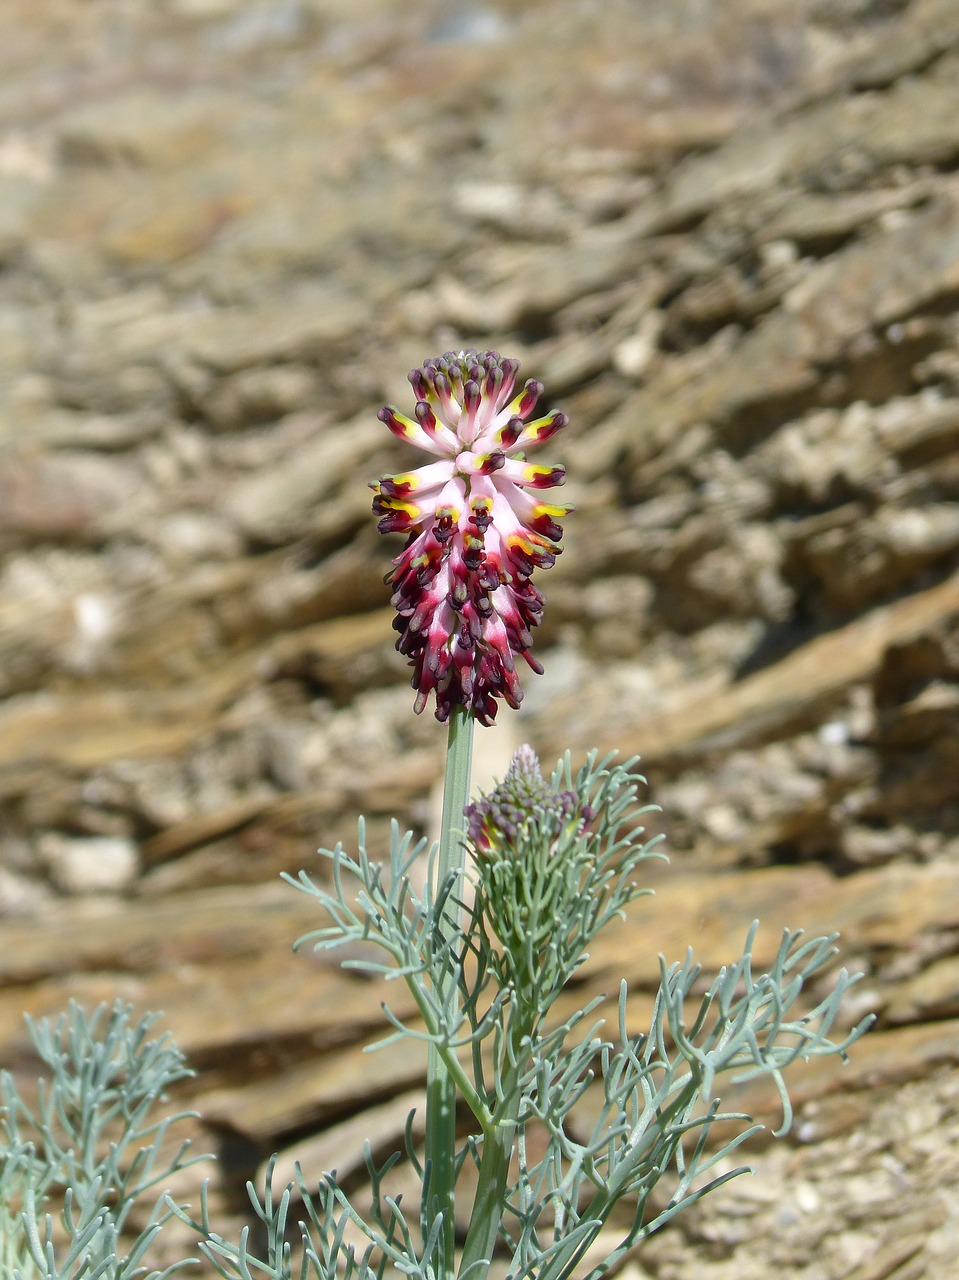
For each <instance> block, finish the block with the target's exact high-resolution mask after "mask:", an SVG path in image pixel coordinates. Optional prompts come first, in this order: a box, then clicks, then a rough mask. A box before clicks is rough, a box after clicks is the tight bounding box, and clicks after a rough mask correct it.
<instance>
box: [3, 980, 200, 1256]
mask: <svg viewBox="0 0 959 1280" xmlns="http://www.w3.org/2000/svg"><path fill="white" fill-rule="evenodd" d="M155 1021H156V1017H155V1015H148V1016H147V1017H145V1018H143V1019H141V1020H140V1021H139V1022H134V1021H133V1020H132V1014H131V1010H130V1009H129V1008H128V1007H127V1006H126V1005H123V1004H120V1003H118V1004H116V1005H114V1006H113V1008H112V1009H108V1008H107V1007H106V1006H105V1005H101V1006H100V1007H99V1008H98V1009H96V1010H95V1011H94V1012H93V1014H92V1015H90V1014H87V1013H85V1012H84V1011H83V1009H81V1008H80V1006H79V1005H77V1004H75V1003H74V1002H72V1001H71V1003H70V1006H69V1008H68V1010H67V1012H66V1013H65V1014H62V1015H61V1016H60V1017H59V1018H57V1019H56V1021H54V1022H51V1021H50V1020H48V1019H45V1018H44V1019H41V1020H39V1021H37V1022H33V1021H31V1020H30V1019H28V1020H27V1022H28V1027H29V1030H30V1036H31V1039H32V1040H33V1044H34V1046H35V1048H36V1051H37V1053H38V1055H39V1057H40V1059H41V1061H42V1063H43V1065H44V1066H45V1068H46V1069H47V1072H48V1074H47V1075H46V1076H45V1077H44V1078H42V1079H40V1080H39V1081H38V1092H37V1101H36V1103H35V1104H34V1105H32V1106H30V1105H28V1104H27V1103H26V1102H25V1101H24V1100H23V1098H22V1097H21V1096H20V1093H19V1091H18V1089H17V1087H16V1085H15V1083H14V1080H13V1077H12V1076H11V1075H10V1073H9V1072H6V1071H5V1072H3V1074H2V1076H0V1100H2V1106H0V1277H2V1280H132V1278H133V1277H134V1276H143V1275H147V1274H148V1276H149V1280H162V1277H164V1276H169V1275H172V1274H173V1273H174V1272H176V1271H179V1270H181V1269H182V1267H183V1266H185V1265H187V1264H186V1262H184V1263H181V1264H178V1265H176V1266H173V1267H168V1268H167V1269H166V1270H164V1271H162V1272H161V1271H156V1270H154V1271H149V1270H148V1267H147V1265H145V1264H146V1263H147V1262H148V1258H149V1249H150V1245H151V1244H152V1242H153V1240H154V1238H155V1236H156V1234H157V1232H158V1231H159V1230H160V1228H161V1226H162V1224H163V1222H164V1221H165V1220H166V1219H167V1218H169V1217H170V1216H171V1210H170V1209H169V1207H168V1206H167V1205H166V1203H165V1197H164V1194H163V1193H164V1191H165V1188H166V1184H167V1181H168V1179H169V1177H170V1175H171V1174H172V1173H173V1172H174V1171H175V1170H177V1169H181V1168H183V1167H184V1166H185V1165H186V1164H189V1163H192V1159H188V1158H187V1147H188V1145H189V1144H188V1143H186V1142H183V1143H182V1144H180V1145H179V1147H177V1148H176V1149H175V1150H174V1151H172V1153H171V1150H170V1149H169V1146H168V1143H167V1137H168V1134H169V1131H170V1129H171V1127H172V1126H175V1125H176V1123H177V1122H178V1121H179V1120H181V1119H184V1118H185V1113H181V1114H179V1115H172V1116H166V1117H163V1118H161V1119H156V1118H155V1108H156V1104H157V1103H158V1102H160V1101H161V1100H162V1099H163V1098H164V1097H165V1095H166V1092H167V1090H168V1089H169V1087H170V1086H171V1085H173V1084H175V1083H176V1082H177V1081H178V1080H182V1079H183V1078H184V1077H186V1076H189V1075H191V1074H192V1072H190V1071H189V1070H188V1068H187V1067H186V1066H185V1064H184V1059H183V1055H182V1053H181V1052H180V1050H179V1049H178V1048H177V1046H176V1045H175V1044H174V1043H173V1042H172V1040H171V1039H170V1037H169V1036H162V1037H161V1038H160V1039H157V1040H151V1039H150V1038H149V1032H150V1028H151V1026H152V1024H153V1023H154V1022H155ZM198 1158H199V1157H198ZM144 1205H146V1215H147V1222H146V1225H145V1226H144V1227H143V1228H142V1229H141V1230H139V1231H138V1232H135V1233H131V1235H130V1236H129V1237H125V1236H122V1235H121V1233H123V1232H124V1228H125V1227H127V1226H128V1221H129V1217H130V1213H131V1210H133V1208H134V1206H138V1208H141V1209H142V1208H143V1206H144ZM122 1242H125V1243H122Z"/></svg>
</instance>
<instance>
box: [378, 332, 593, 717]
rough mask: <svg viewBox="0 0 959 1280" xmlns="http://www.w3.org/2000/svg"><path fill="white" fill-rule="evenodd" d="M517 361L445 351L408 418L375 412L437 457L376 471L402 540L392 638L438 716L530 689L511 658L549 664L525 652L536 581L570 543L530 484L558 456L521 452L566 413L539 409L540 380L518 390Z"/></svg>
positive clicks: (381, 513) (553, 471)
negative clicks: (542, 458) (391, 471)
mask: <svg viewBox="0 0 959 1280" xmlns="http://www.w3.org/2000/svg"><path fill="white" fill-rule="evenodd" d="M518 373H519V361H518V360H509V359H503V358H502V357H501V356H500V355H499V354H498V353H497V352H495V351H486V352H483V353H480V352H478V351H474V350H472V349H471V350H467V351H459V352H456V351H448V352H447V353H446V354H445V355H443V356H439V357H437V358H434V359H431V360H426V361H424V363H423V366H422V368H419V369H414V370H413V371H412V372H411V373H410V376H409V380H410V385H411V386H412V388H413V394H414V395H415V396H416V405H415V407H414V410H413V413H412V415H411V416H406V415H405V414H402V413H400V411H399V410H398V409H397V408H395V406H393V405H387V406H386V407H385V408H383V409H381V410H380V412H379V415H378V416H379V418H380V421H381V422H383V423H385V425H386V426H387V427H389V429H390V431H392V432H393V434H394V435H395V436H397V437H398V438H399V439H401V440H405V441H406V442H407V443H409V444H413V445H416V447H417V448H419V449H422V450H424V452H426V453H429V454H431V455H432V456H433V457H434V458H438V459H439V461H434V462H429V463H427V464H426V465H424V466H422V467H419V468H417V469H416V470H413V471H408V472H403V473H401V474H398V475H394V476H383V477H382V478H381V479H380V480H377V481H374V482H373V483H371V485H370V488H371V489H372V490H373V491H374V494H375V497H374V499H373V513H374V515H376V516H377V517H378V519H379V525H378V527H379V530H380V532H381V533H405V534H406V535H407V539H408V540H407V544H406V547H405V548H404V550H403V551H402V552H401V553H400V555H398V556H396V557H395V559H394V560H393V564H394V569H393V571H392V572H391V573H390V574H389V576H388V577H387V583H388V584H389V585H390V586H392V588H393V595H392V599H391V603H392V605H393V607H394V608H395V609H396V611H397V616H396V618H395V619H394V622H393V626H394V628H395V630H396V631H398V632H399V639H398V640H397V642H396V647H397V649H398V650H399V651H400V653H404V654H406V655H407V657H408V658H409V660H410V665H411V666H412V668H413V681H412V683H413V688H414V689H415V690H416V701H415V703H414V706H415V709H416V711H417V712H420V711H422V710H423V708H424V707H425V706H426V703H427V701H428V700H429V696H430V694H431V693H432V694H434V695H435V697H436V718H437V719H438V720H440V721H446V720H448V719H449V716H450V712H451V710H452V708H453V707H454V706H457V705H458V706H463V707H465V708H466V709H467V710H468V711H469V712H470V714H471V715H472V716H473V717H474V718H475V719H477V720H478V721H479V722H480V723H481V724H492V722H493V720H494V718H495V716H496V705H497V703H496V700H497V699H498V698H502V699H503V700H504V701H505V702H506V703H507V705H508V706H511V707H518V706H519V704H520V701H521V699H522V697H523V690H522V688H521V687H520V683H519V679H518V677H517V674H516V657H517V656H519V657H522V658H523V659H524V660H525V661H526V663H527V664H528V665H529V667H530V668H531V669H532V670H533V671H536V672H542V667H541V666H540V664H539V663H538V662H537V660H536V659H535V658H534V657H533V655H532V653H531V646H532V643H533V639H532V634H531V631H532V628H533V627H535V626H536V625H537V624H538V623H539V620H540V617H541V616H542V612H543V597H542V595H541V594H540V592H539V591H538V590H537V588H536V587H534V586H533V584H532V582H531V581H530V578H531V575H532V573H533V571H534V569H535V568H542V569H546V568H549V566H550V565H552V564H553V563H554V562H555V560H556V557H557V556H558V555H559V553H560V551H561V550H562V548H561V547H560V539H561V537H562V529H561V528H560V526H559V524H558V519H559V517H562V516H565V515H567V514H568V513H569V511H570V510H571V508H570V507H569V506H567V505H565V504H558V503H547V502H543V501H542V500H541V499H540V498H539V497H538V496H536V494H535V493H534V492H531V491H539V490H542V489H549V488H553V487H554V486H556V485H560V484H562V483H563V481H564V480H565V478H566V473H565V471H564V470H563V468H562V467H560V466H543V465H537V464H531V463H528V462H527V461H526V457H525V452H524V451H525V450H526V449H528V448H532V447H534V446H535V445H538V444H541V443H542V442H543V441H544V440H548V439H549V438H550V437H551V436H553V435H555V434H556V432H557V431H559V430H560V429H561V428H562V427H564V426H565V425H566V415H565V414H564V413H560V412H559V411H558V410H555V409H554V410H553V411H552V412H550V413H547V414H544V415H542V416H540V417H537V418H532V414H533V411H534V410H535V408H536V404H537V402H538V400H539V398H540V396H541V395H542V393H543V384H542V383H541V382H535V381H534V380H532V379H530V380H529V381H528V382H527V383H526V384H525V385H524V386H522V387H521V388H520V389H519V390H518V391H517V386H516V383H517V375H518Z"/></svg>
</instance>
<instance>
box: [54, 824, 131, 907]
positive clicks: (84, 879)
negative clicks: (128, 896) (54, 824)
mask: <svg viewBox="0 0 959 1280" xmlns="http://www.w3.org/2000/svg"><path fill="white" fill-rule="evenodd" d="M38 852H39V854H40V857H41V859H42V860H43V862H44V863H45V864H46V866H47V869H48V870H49V873H50V878H51V880H52V881H53V883H54V884H55V885H56V886H57V888H58V889H61V890H62V891H63V892H64V893H118V892H120V891H121V890H123V889H126V888H128V887H129V886H130V885H131V884H132V883H133V881H134V879H135V878H136V875H137V871H138V869H139V857H138V854H137V846H136V842H135V841H134V840H131V839H129V838H128V837H126V836H64V835H60V834H58V833H57V832H50V833H48V834H47V835H44V836H41V838H40V840H39V842H38Z"/></svg>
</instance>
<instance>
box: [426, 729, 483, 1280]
mask: <svg viewBox="0 0 959 1280" xmlns="http://www.w3.org/2000/svg"><path fill="white" fill-rule="evenodd" d="M472 756H473V717H472V716H471V715H470V713H469V711H468V710H467V709H466V708H465V707H462V706H454V707H453V710H452V713H451V715H450V729H449V741H448V744H447V751H446V780H445V785H444V789H443V818H442V823H441V826H440V845H439V852H438V855H437V859H436V880H435V883H434V886H433V888H434V893H438V892H439V891H440V890H441V889H442V887H443V886H445V885H446V883H447V881H448V880H449V878H450V876H451V875H452V876H455V882H454V885H453V891H452V894H451V895H450V897H449V898H448V899H447V902H446V907H445V909H444V912H443V917H442V928H443V932H444V934H445V935H446V936H450V935H451V934H452V933H455V932H456V930H457V929H458V928H459V924H460V910H459V908H458V907H457V905H456V903H457V901H458V900H459V898H460V883H461V880H462V875H463V839H462V832H463V810H464V808H465V807H466V805H467V804H468V803H469V794H470V766H471V762H472ZM438 994H439V995H440V996H441V999H442V1001H443V1003H444V1005H445V1007H446V1008H447V1009H448V1010H449V1011H450V1012H451V1013H452V1012H454V1011H455V1006H456V983H455V981H450V980H449V979H447V981H446V983H445V985H444V989H443V990H442V991H440V992H439V993H438ZM425 1154H426V1162H427V1166H428V1167H429V1169H430V1189H429V1194H428V1195H427V1196H426V1197H425V1204H424V1227H425V1229H426V1232H427V1233H429V1231H430V1230H431V1229H432V1227H433V1224H434V1223H435V1221H436V1219H437V1218H438V1217H439V1216H440V1214H442V1217H443V1226H442V1234H441V1239H440V1248H439V1255H438V1258H437V1262H436V1271H437V1275H438V1276H439V1278H440V1280H444V1277H451V1276H452V1275H453V1273H454V1269H455V1265H456V1254H455V1242H456V1238H455V1220H454V1217H453V1192H454V1185H455V1181H456V1081H455V1080H454V1079H453V1077H452V1075H451V1073H450V1070H449V1067H448V1066H447V1064H446V1063H445V1062H444V1061H443V1058H442V1056H441V1054H440V1052H439V1050H438V1049H437V1047H436V1046H435V1045H430V1052H429V1063H428V1068H427V1082H426V1152H425Z"/></svg>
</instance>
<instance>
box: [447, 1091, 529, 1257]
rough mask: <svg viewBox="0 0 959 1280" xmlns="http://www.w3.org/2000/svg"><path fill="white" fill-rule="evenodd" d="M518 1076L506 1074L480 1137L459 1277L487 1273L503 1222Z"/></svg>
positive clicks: (513, 1136)
mask: <svg viewBox="0 0 959 1280" xmlns="http://www.w3.org/2000/svg"><path fill="white" fill-rule="evenodd" d="M518 1075H519V1073H518V1071H517V1070H515V1069H513V1070H511V1071H509V1072H508V1073H507V1077H506V1078H505V1079H504V1081H503V1085H504V1089H505V1090H506V1093H505V1096H504V1099H503V1105H502V1107H499V1108H497V1110H496V1113H495V1115H494V1117H493V1123H492V1124H491V1125H490V1126H489V1127H488V1129H487V1130H486V1132H485V1133H484V1135H483V1156H482V1159H481V1160H480V1167H479V1177H478V1179H477V1185H476V1196H475V1198H474V1200H473V1211H472V1214H471V1215H470V1225H469V1230H468V1231H467V1233H466V1241H465V1243H464V1245H463V1257H462V1259H461V1261H460V1274H461V1275H465V1274H466V1271H467V1270H468V1269H469V1268H470V1267H475V1270H474V1271H472V1272H471V1275H472V1276H474V1277H476V1280H480V1278H481V1277H485V1276H486V1275H487V1274H488V1272H489V1264H490V1259H491V1258H492V1256H493V1250H494V1249H495V1247H496V1241H497V1239H498V1238H499V1228H500V1223H501V1222H502V1220H503V1207H504V1203H505V1199H506V1187H507V1184H508V1182H509V1170H510V1161H511V1160H512V1158H513V1147H514V1146H515V1143H516V1123H517V1120H518V1118H519V1103H520V1091H519V1079H518Z"/></svg>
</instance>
